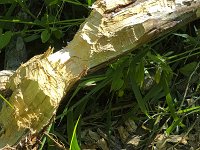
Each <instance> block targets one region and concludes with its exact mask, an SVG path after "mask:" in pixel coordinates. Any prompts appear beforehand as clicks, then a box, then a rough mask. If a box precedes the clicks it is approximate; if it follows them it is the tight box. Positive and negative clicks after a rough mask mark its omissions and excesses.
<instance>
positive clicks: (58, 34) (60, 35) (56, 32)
mask: <svg viewBox="0 0 200 150" xmlns="http://www.w3.org/2000/svg"><path fill="white" fill-rule="evenodd" d="M53 34H54V36H55V37H56V38H57V39H60V38H62V37H63V35H64V34H63V32H62V31H61V30H58V29H55V30H54V31H53Z"/></svg>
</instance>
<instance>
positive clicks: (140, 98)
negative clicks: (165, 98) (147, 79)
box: [129, 65, 149, 116]
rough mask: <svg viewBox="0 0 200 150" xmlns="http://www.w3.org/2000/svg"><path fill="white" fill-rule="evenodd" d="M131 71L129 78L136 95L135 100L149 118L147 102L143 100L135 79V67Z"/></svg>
mask: <svg viewBox="0 0 200 150" xmlns="http://www.w3.org/2000/svg"><path fill="white" fill-rule="evenodd" d="M130 68H131V69H130V71H129V77H130V81H131V86H132V90H133V92H134V94H135V98H136V100H137V102H138V105H139V107H140V109H141V111H142V112H143V113H144V114H146V115H147V116H149V114H148V111H147V108H146V102H145V101H144V99H143V98H142V95H141V93H140V90H139V87H138V85H137V83H136V81H135V79H134V70H133V69H134V68H135V67H134V65H133V66H131V67H130Z"/></svg>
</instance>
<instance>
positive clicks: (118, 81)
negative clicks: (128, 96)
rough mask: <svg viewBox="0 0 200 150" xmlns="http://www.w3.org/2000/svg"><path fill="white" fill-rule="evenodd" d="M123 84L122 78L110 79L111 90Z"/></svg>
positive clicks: (119, 87)
mask: <svg viewBox="0 0 200 150" xmlns="http://www.w3.org/2000/svg"><path fill="white" fill-rule="evenodd" d="M123 85H124V80H122V79H120V78H118V79H117V80H113V81H112V85H111V91H113V90H114V91H117V90H119V89H121V88H122V86H123Z"/></svg>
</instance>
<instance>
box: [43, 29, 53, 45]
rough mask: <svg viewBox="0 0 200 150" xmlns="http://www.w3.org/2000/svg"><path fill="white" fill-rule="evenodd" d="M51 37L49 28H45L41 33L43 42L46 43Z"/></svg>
mask: <svg viewBox="0 0 200 150" xmlns="http://www.w3.org/2000/svg"><path fill="white" fill-rule="evenodd" d="M50 37H51V33H50V32H49V30H47V29H46V30H44V31H43V32H42V34H41V39H42V43H46V42H47V41H48V40H49V38H50Z"/></svg>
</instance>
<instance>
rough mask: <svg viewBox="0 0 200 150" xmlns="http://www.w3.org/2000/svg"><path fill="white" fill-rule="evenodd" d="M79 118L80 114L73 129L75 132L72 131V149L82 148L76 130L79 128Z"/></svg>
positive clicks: (78, 149)
mask: <svg viewBox="0 0 200 150" xmlns="http://www.w3.org/2000/svg"><path fill="white" fill-rule="evenodd" d="M79 120H80V116H79V118H78V120H77V121H76V124H75V126H74V129H73V130H72V131H73V133H72V137H71V142H70V148H69V149H70V150H80V147H79V145H78V140H77V137H76V130H77V126H78V123H79Z"/></svg>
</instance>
